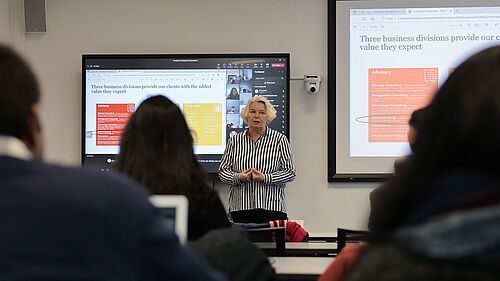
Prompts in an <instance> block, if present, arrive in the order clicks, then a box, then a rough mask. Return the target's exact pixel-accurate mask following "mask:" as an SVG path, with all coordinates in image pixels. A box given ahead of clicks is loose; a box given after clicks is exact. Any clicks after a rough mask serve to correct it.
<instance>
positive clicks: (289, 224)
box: [269, 220, 309, 242]
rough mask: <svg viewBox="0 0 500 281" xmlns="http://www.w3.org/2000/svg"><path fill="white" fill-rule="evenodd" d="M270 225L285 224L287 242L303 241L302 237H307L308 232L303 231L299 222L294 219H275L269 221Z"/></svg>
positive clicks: (278, 225) (279, 225)
mask: <svg viewBox="0 0 500 281" xmlns="http://www.w3.org/2000/svg"><path fill="white" fill-rule="evenodd" d="M269 226H270V227H281V226H285V232H286V241H287V242H304V239H306V238H307V237H309V233H307V231H305V229H304V228H302V226H300V224H298V223H296V222H294V221H286V223H285V221H283V220H275V221H270V222H269Z"/></svg>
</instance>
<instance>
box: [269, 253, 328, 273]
mask: <svg viewBox="0 0 500 281" xmlns="http://www.w3.org/2000/svg"><path fill="white" fill-rule="evenodd" d="M268 259H269V262H270V263H271V265H272V266H273V267H274V270H275V271H276V274H278V275H314V276H319V275H321V274H322V273H323V272H324V271H325V270H326V268H327V267H328V266H329V265H330V264H331V263H332V261H333V260H334V259H335V258H333V257H269V258H268Z"/></svg>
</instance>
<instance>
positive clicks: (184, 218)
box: [149, 195, 189, 243]
mask: <svg viewBox="0 0 500 281" xmlns="http://www.w3.org/2000/svg"><path fill="white" fill-rule="evenodd" d="M149 200H150V201H151V203H152V204H153V205H154V206H155V207H157V208H158V209H160V212H161V214H162V216H163V217H164V218H165V221H166V222H167V224H168V225H169V226H170V227H172V228H173V229H174V230H175V233H176V234H177V236H178V237H179V240H180V241H181V243H185V242H186V240H187V234H188V214H189V201H188V199H187V198H186V196H184V195H152V196H150V197H149Z"/></svg>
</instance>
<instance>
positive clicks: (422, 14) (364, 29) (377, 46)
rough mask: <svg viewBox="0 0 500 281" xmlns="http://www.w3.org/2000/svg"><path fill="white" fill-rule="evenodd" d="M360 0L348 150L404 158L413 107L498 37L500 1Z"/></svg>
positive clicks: (353, 29)
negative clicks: (405, 1)
mask: <svg viewBox="0 0 500 281" xmlns="http://www.w3.org/2000/svg"><path fill="white" fill-rule="evenodd" d="M354 2H365V3H366V2H367V1H354ZM371 2H382V1H371ZM361 4H362V3H361ZM361 4H360V3H356V5H358V6H359V5H361ZM358 6H356V7H355V8H349V9H346V11H348V13H349V47H348V51H349V75H350V77H349V81H350V82H349V122H350V125H349V129H350V133H349V134H350V138H349V142H350V143H349V148H350V149H349V151H350V156H351V157H399V156H402V155H405V154H408V153H409V152H410V150H409V145H408V143H407V134H408V120H409V118H410V116H411V113H412V112H413V111H414V110H416V109H418V108H421V107H423V106H425V105H427V104H428V103H429V102H430V101H431V100H432V97H433V95H434V94H435V93H436V91H437V90H438V88H439V87H440V86H441V85H442V84H443V83H444V82H445V81H446V79H447V78H448V76H449V75H450V74H451V73H452V72H453V70H454V69H455V68H456V67H457V66H458V65H459V64H460V63H461V62H463V61H464V60H465V59H466V58H468V57H469V56H471V55H472V54H474V53H476V52H478V51H480V50H483V49H485V48H487V47H490V46H492V45H497V44H499V43H500V7H452V6H450V7H439V8H436V7H419V8H411V7H401V8H393V7H391V8H377V9H374V8H359V7H358ZM499 6H500V5H499Z"/></svg>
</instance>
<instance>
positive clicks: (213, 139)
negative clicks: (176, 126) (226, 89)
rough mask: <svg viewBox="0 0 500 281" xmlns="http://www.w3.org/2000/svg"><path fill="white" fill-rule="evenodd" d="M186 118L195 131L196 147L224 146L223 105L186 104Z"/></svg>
mask: <svg viewBox="0 0 500 281" xmlns="http://www.w3.org/2000/svg"><path fill="white" fill-rule="evenodd" d="M183 111H184V117H185V118H186V122H187V124H188V126H189V128H190V129H191V130H193V131H194V132H193V140H194V145H214V146H217V145H222V104H221V103H185V104H184V105H183Z"/></svg>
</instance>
